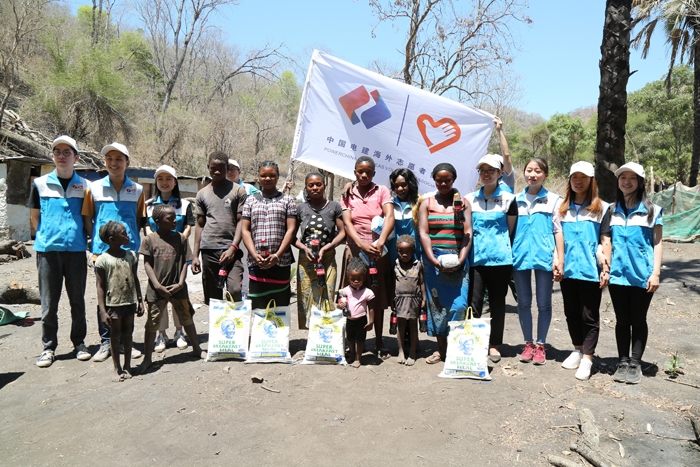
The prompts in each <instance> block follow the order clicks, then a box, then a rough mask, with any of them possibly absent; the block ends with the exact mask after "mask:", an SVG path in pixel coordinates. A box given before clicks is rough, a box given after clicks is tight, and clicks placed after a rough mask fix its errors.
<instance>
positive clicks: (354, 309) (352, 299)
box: [343, 285, 374, 319]
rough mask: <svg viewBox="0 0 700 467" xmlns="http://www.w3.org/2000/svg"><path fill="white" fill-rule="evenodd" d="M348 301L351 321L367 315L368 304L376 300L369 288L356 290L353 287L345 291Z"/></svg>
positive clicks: (348, 287)
mask: <svg viewBox="0 0 700 467" xmlns="http://www.w3.org/2000/svg"><path fill="white" fill-rule="evenodd" d="M343 293H344V294H345V297H346V298H347V299H348V311H349V312H350V318H351V319H357V318H362V317H363V316H365V315H366V314H367V303H368V302H369V301H370V300H372V299H373V298H374V292H372V290H371V289H369V288H364V289H360V290H355V289H353V288H352V287H351V286H349V285H348V286H347V287H345V288H344V289H343Z"/></svg>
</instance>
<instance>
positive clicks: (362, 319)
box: [338, 257, 374, 368]
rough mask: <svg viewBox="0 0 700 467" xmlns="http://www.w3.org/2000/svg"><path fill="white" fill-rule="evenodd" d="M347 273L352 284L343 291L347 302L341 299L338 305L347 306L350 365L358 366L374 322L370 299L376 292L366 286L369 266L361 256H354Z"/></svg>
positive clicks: (340, 306)
mask: <svg viewBox="0 0 700 467" xmlns="http://www.w3.org/2000/svg"><path fill="white" fill-rule="evenodd" d="M346 274H347V277H348V282H350V285H349V286H347V287H345V288H344V289H343V290H342V291H341V293H342V294H343V296H345V298H347V303H345V302H342V301H341V302H339V303H338V307H339V308H342V309H346V308H347V313H346V316H347V317H348V320H347V324H346V326H345V328H346V333H347V339H348V346H349V347H350V358H348V362H349V363H350V366H352V367H354V368H358V367H359V366H360V365H361V362H360V359H361V358H362V354H363V352H364V351H365V339H366V338H367V331H370V330H371V329H372V325H373V324H374V309H373V308H372V307H371V306H369V304H370V301H371V300H374V292H372V290H371V289H369V288H367V287H365V279H366V278H367V266H365V263H363V262H362V260H361V259H360V258H358V257H354V258H352V259H351V260H350V261H349V263H348V267H347V269H346ZM368 314H369V319H368V318H367V315H368Z"/></svg>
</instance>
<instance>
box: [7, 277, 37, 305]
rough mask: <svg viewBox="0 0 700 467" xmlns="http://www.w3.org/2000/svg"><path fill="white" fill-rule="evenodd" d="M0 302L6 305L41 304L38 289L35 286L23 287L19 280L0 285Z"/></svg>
mask: <svg viewBox="0 0 700 467" xmlns="http://www.w3.org/2000/svg"><path fill="white" fill-rule="evenodd" d="M0 303H4V304H8V305H22V304H24V303H32V304H35V305H40V304H41V297H40V295H39V289H38V288H36V287H24V285H22V283H21V282H17V281H12V282H10V283H9V284H4V285H0Z"/></svg>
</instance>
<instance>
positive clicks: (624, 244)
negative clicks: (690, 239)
mask: <svg viewBox="0 0 700 467" xmlns="http://www.w3.org/2000/svg"><path fill="white" fill-rule="evenodd" d="M653 206H654V215H653V217H652V220H651V222H648V221H647V214H648V213H649V211H647V209H646V208H645V207H644V205H643V204H642V203H641V202H640V203H639V204H638V205H637V207H636V208H635V209H634V210H632V211H630V212H629V215H628V216H625V212H624V211H623V210H622V208H621V207H620V206H618V205H617V204H616V205H615V210H614V211H613V213H612V217H611V218H610V234H611V235H612V248H613V250H612V261H611V264H610V283H611V284H615V285H630V286H634V287H642V288H645V289H646V287H647V280H648V279H649V277H650V276H651V273H652V272H654V227H655V226H657V225H663V224H664V222H663V220H662V219H661V212H662V211H663V209H662V208H661V207H659V206H657V205H656V204H654V205H653Z"/></svg>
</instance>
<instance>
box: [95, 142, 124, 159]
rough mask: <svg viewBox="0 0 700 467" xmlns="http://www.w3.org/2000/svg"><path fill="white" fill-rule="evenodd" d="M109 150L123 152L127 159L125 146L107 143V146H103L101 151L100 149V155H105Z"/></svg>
mask: <svg viewBox="0 0 700 467" xmlns="http://www.w3.org/2000/svg"><path fill="white" fill-rule="evenodd" d="M109 151H117V152H121V153H122V154H124V155H125V156H126V158H127V159H128V158H129V150H128V149H126V146H124V145H123V144H121V143H112V144H108V145H107V146H105V147H103V148H102V151H101V152H102V157H104V156H106V155H107V153H108V152H109Z"/></svg>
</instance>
